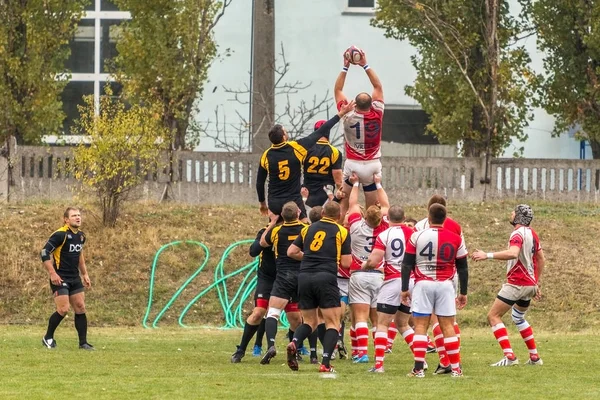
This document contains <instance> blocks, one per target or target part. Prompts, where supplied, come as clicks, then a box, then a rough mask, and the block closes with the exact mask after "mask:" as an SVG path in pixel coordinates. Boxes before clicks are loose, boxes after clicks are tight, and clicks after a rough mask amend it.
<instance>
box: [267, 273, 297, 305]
mask: <svg viewBox="0 0 600 400" xmlns="http://www.w3.org/2000/svg"><path fill="white" fill-rule="evenodd" d="M271 296H274V297H279V298H282V299H286V300H288V301H289V302H290V303H297V302H298V271H286V270H279V271H277V278H275V283H274V284H273V289H272V290H271Z"/></svg>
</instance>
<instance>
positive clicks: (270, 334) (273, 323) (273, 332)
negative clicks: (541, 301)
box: [265, 317, 278, 347]
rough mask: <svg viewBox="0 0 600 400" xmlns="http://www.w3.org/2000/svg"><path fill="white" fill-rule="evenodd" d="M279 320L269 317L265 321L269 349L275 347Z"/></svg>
mask: <svg viewBox="0 0 600 400" xmlns="http://www.w3.org/2000/svg"><path fill="white" fill-rule="evenodd" d="M277 322H278V321H277V319H275V318H273V317H269V318H267V319H266V320H265V335H267V347H271V346H275V336H277Z"/></svg>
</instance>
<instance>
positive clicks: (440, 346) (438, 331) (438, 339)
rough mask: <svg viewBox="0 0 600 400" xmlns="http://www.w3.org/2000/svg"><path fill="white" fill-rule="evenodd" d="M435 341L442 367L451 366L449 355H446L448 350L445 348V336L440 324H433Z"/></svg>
mask: <svg viewBox="0 0 600 400" xmlns="http://www.w3.org/2000/svg"><path fill="white" fill-rule="evenodd" d="M433 340H434V341H435V347H436V348H437V352H438V356H439V357H440V365H441V366H442V367H447V366H448V365H450V360H449V359H448V353H446V348H445V347H444V335H443V334H442V328H440V324H438V323H435V324H433Z"/></svg>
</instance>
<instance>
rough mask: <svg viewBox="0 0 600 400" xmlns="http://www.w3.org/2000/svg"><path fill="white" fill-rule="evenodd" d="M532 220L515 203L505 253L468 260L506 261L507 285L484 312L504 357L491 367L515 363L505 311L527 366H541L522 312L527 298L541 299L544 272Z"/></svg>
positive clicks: (482, 254) (528, 212)
mask: <svg viewBox="0 0 600 400" xmlns="http://www.w3.org/2000/svg"><path fill="white" fill-rule="evenodd" d="M532 220H533V210H532V209H531V207H530V206H528V205H527V204H519V205H518V206H517V207H516V208H515V209H514V210H513V212H512V213H511V215H510V223H511V225H513V226H514V227H515V229H514V230H513V231H512V233H511V234H510V238H509V240H508V250H503V251H497V252H493V253H486V252H484V251H482V250H476V251H475V252H474V253H473V255H472V257H473V260H475V261H482V260H488V259H497V260H506V261H507V266H506V278H507V283H505V284H504V285H502V289H500V292H498V296H497V297H496V300H494V304H492V308H491V309H490V311H489V312H488V322H489V323H490V326H491V327H492V332H494V336H495V337H496V340H497V341H498V343H499V344H500V347H502V351H503V353H504V357H503V358H502V360H500V361H498V362H497V363H494V364H491V366H492V367H506V366H510V365H516V364H518V363H519V360H518V359H517V357H516V356H515V354H514V352H513V350H512V347H511V345H510V341H509V340H508V332H507V330H506V327H505V326H504V324H503V323H502V316H504V314H506V313H507V312H508V311H509V310H510V311H511V315H512V320H513V322H514V323H515V325H516V326H517V329H518V330H519V333H520V334H521V337H522V338H523V340H524V341H525V345H526V346H527V349H528V350H529V360H527V364H530V365H542V359H541V358H540V356H539V355H538V351H537V347H536V344H535V339H534V337H533V329H532V328H531V326H530V325H529V323H528V322H527V320H526V319H525V313H526V312H527V309H528V308H529V305H530V304H531V299H532V298H535V299H536V300H539V299H540V297H541V291H540V278H541V276H542V272H543V271H544V264H545V259H544V251H543V250H542V246H541V244H540V239H539V238H538V235H537V233H536V232H535V231H534V230H533V229H531V227H530V226H529V225H530V224H531V221H532Z"/></svg>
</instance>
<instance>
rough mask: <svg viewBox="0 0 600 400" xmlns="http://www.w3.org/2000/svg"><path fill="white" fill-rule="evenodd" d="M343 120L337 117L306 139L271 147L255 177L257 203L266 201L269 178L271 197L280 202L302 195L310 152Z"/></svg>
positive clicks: (262, 159)
mask: <svg viewBox="0 0 600 400" xmlns="http://www.w3.org/2000/svg"><path fill="white" fill-rule="evenodd" d="M339 120H340V117H339V116H338V115H335V116H334V117H333V118H331V119H330V120H329V121H327V122H325V123H324V124H323V125H322V126H321V127H320V128H319V129H317V130H316V131H314V132H313V133H311V134H310V135H308V136H307V137H305V138H302V139H299V140H297V141H294V140H290V141H286V142H283V143H279V144H274V145H271V147H269V148H268V149H267V150H265V151H264V153H263V154H262V156H261V158H260V165H259V167H258V174H257V176H256V192H257V194H258V201H260V202H263V201H265V182H266V180H267V177H268V178H269V192H268V197H269V198H271V199H278V200H280V201H286V200H291V199H292V198H294V197H297V196H300V189H301V188H302V186H301V178H302V164H303V163H304V159H305V158H306V155H307V153H308V150H309V149H311V148H312V147H313V146H314V145H315V144H316V143H317V141H318V140H319V139H320V138H321V137H325V138H329V132H330V130H331V128H332V127H333V126H334V125H335V124H337V123H338V122H339Z"/></svg>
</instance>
